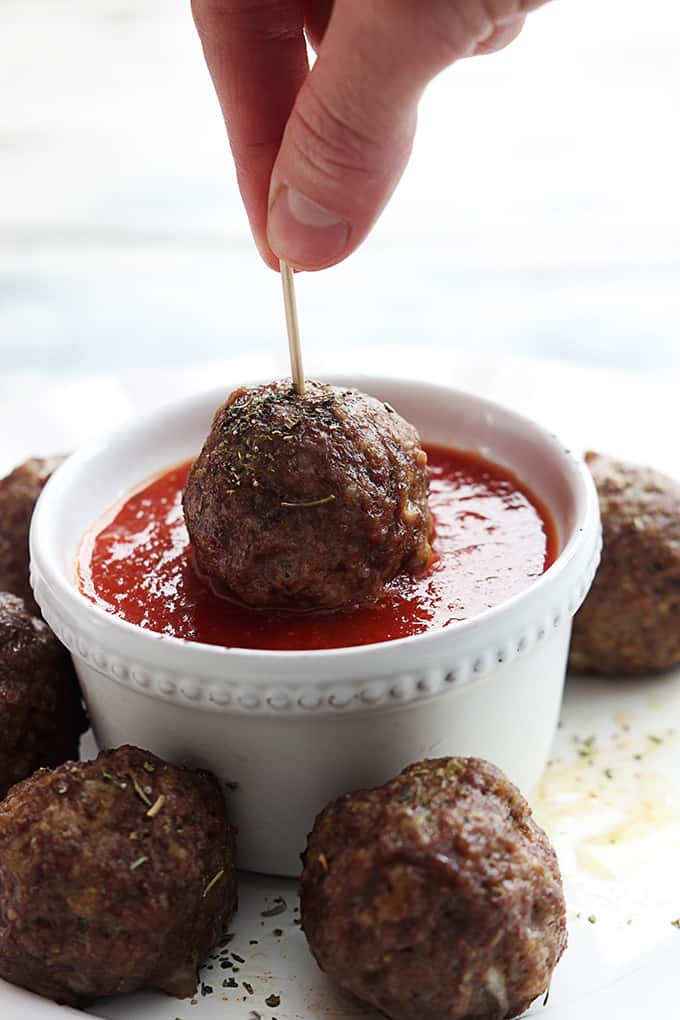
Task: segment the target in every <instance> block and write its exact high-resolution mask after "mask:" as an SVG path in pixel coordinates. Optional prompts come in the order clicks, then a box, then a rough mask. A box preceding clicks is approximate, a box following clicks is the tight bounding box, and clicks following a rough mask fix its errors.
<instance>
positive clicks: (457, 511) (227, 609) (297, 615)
mask: <svg viewBox="0 0 680 1020" xmlns="http://www.w3.org/2000/svg"><path fill="white" fill-rule="evenodd" d="M425 449H426V450H427V454H428V458H429V468H430V474H431V488H430V506H431V509H432V513H433V516H434V520H435V529H436V530H435V537H434V541H433V549H434V553H435V555H434V559H433V562H432V564H431V566H430V567H429V568H428V570H427V571H425V573H423V574H420V575H419V576H416V577H413V576H411V575H409V574H402V575H400V576H398V577H396V578H394V580H392V581H390V582H389V583H388V584H387V585H386V587H385V589H384V590H383V591H382V592H381V593H380V594H379V595H376V596H372V597H371V598H369V599H365V600H363V601H361V602H359V603H357V604H356V605H352V606H349V607H347V608H343V609H336V610H333V611H323V612H315V611H304V612H291V611H290V610H272V609H251V608H248V607H246V606H242V605H239V604H237V603H235V602H232V601H230V600H228V599H225V598H223V597H220V596H218V595H216V594H215V593H214V592H213V591H212V589H211V588H210V587H209V586H208V585H207V584H205V582H203V581H202V580H201V579H200V578H199V577H198V575H197V573H196V571H195V570H194V567H193V565H192V557H191V544H190V541H189V535H188V532H187V529H186V526H185V524H184V517H183V514H182V489H183V487H184V484H185V482H186V479H187V475H188V473H189V468H190V466H191V463H190V462H187V463H186V464H181V465H179V466H178V467H174V468H171V469H170V470H168V471H166V472H165V473H164V474H162V475H160V476H159V477H157V478H154V479H153V480H152V481H150V482H147V483H146V484H145V485H144V486H143V487H141V488H140V489H139V490H137V491H136V492H134V493H133V494H132V495H131V496H129V497H128V498H127V499H126V500H125V501H124V502H123V504H122V505H120V506H118V507H116V508H115V509H114V510H113V511H112V512H111V514H110V516H109V518H108V520H107V522H106V523H104V524H103V525H102V524H101V523H100V524H99V525H98V526H97V529H98V530H96V529H95V531H93V532H92V533H90V534H89V535H87V536H86V538H85V539H84V541H83V545H82V549H81V555H80V561H79V571H78V572H79V584H80V589H81V591H82V592H83V594H84V595H86V596H87V597H88V598H89V599H91V601H92V602H94V603H96V604H97V605H99V606H101V607H102V608H103V609H105V610H107V611H108V612H110V613H114V614H115V615H116V616H120V617H122V618H123V619H124V620H128V621H129V622H130V623H134V624H137V626H139V627H144V628H146V629H147V630H151V631H157V632H158V633H161V634H170V635H172V636H173V637H178V638H185V639H186V640H188V641H201V642H205V643H207V644H212V645H223V646H225V647H232V648H233V647H236V648H260V649H275V650H293V649H297V650H301V649H319V648H346V647H350V646H352V645H366V644H371V643H373V642H381V641H390V640H393V639H394V638H402V637H408V636H409V635H412V634H421V633H422V632H423V631H427V630H435V629H438V628H441V627H448V626H450V625H451V624H452V623H456V622H457V621H459V620H465V619H467V618H468V617H470V616H474V615H475V614H477V613H480V612H482V610H484V609H489V608H490V607H491V606H495V605H497V604H498V603H499V602H503V601H505V600H506V599H508V598H509V597H510V596H512V595H515V594H517V592H520V591H522V590H523V589H524V588H526V587H528V585H530V584H531V583H532V581H534V580H535V579H536V578H537V577H539V576H540V575H541V574H542V573H543V572H544V571H545V570H546V569H547V567H549V566H550V564H551V563H552V562H553V560H554V558H555V555H556V551H557V541H556V535H555V529H554V526H553V524H552V522H551V520H550V517H549V515H548V514H547V512H546V510H545V508H544V507H542V506H541V505H540V503H539V502H538V501H537V500H536V499H535V498H534V497H533V496H532V495H531V494H530V493H529V492H528V490H527V489H526V488H525V487H524V486H523V485H521V484H520V483H519V482H518V481H517V479H516V478H514V477H513V476H512V475H511V474H510V473H508V472H506V471H504V470H502V469H501V468H499V467H497V466H496V465H494V464H491V463H488V462H487V461H485V460H482V459H481V458H479V457H476V456H473V455H471V454H469V453H460V452H458V451H456V450H451V449H448V448H445V447H441V446H427V445H426V446H425Z"/></svg>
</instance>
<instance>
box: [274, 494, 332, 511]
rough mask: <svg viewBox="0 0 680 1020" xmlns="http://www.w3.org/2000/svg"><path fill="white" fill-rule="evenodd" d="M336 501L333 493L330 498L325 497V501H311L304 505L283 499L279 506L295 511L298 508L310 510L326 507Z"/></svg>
mask: <svg viewBox="0 0 680 1020" xmlns="http://www.w3.org/2000/svg"><path fill="white" fill-rule="evenodd" d="M334 499H335V496H334V495H333V493H331V494H330V496H324V497H323V499H310V500H307V501H306V502H303V503H290V502H288V500H285V499H282V500H281V503H280V504H279V505H280V506H282V507H286V508H287V509H295V508H296V507H302V508H303V509H309V508H311V507H315V506H324V505H325V504H326V503H332V502H333V500H334Z"/></svg>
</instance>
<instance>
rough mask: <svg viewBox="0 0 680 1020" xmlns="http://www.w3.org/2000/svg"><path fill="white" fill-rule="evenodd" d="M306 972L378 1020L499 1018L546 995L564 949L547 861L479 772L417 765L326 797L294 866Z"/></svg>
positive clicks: (524, 822) (522, 812)
mask: <svg viewBox="0 0 680 1020" xmlns="http://www.w3.org/2000/svg"><path fill="white" fill-rule="evenodd" d="M301 899H302V926H303V929H304V932H305V935H306V936H307V940H308V942H309V946H310V949H311V951H312V953H313V954H314V956H315V957H316V960H317V962H318V964H319V966H320V967H321V968H322V969H323V970H324V971H326V973H327V974H329V975H330V976H331V977H333V978H335V979H336V981H338V983H339V984H341V985H342V986H343V987H344V988H346V989H348V990H349V991H351V992H353V993H354V994H355V995H356V996H357V997H358V998H360V999H363V1000H364V1001H365V1002H368V1003H370V1004H371V1005H373V1006H375V1007H377V1008H378V1009H380V1010H382V1011H383V1012H384V1013H386V1014H387V1016H388V1017H391V1020H424V1018H432V1020H434V1018H436V1020H503V1018H506V1017H514V1016H517V1015H519V1014H520V1013H522V1012H523V1011H524V1010H525V1009H526V1008H527V1007H528V1006H529V1004H530V1003H531V1002H532V1001H533V1000H534V999H535V998H536V997H537V996H539V995H541V994H543V993H544V992H545V991H546V989H547V988H548V987H549V984H550V979H551V976H552V972H553V970H554V968H555V966H556V964H557V963H558V961H559V959H560V957H561V956H562V953H563V952H564V949H565V947H566V943H567V932H566V920H565V904H564V895H563V892H562V883H561V878H560V872H559V867H558V864H557V858H556V856H555V853H554V851H553V849H552V847H551V845H550V843H549V841H548V838H547V836H546V835H545V833H544V832H543V831H542V830H541V829H540V828H539V827H538V825H536V823H535V822H534V821H533V820H532V818H531V810H530V808H529V806H528V804H527V802H526V801H525V800H524V798H523V797H522V795H521V794H520V793H519V791H518V790H517V789H516V788H515V787H514V786H513V785H512V784H511V783H510V782H509V781H508V780H507V779H506V778H505V777H504V776H503V774H502V773H501V772H500V771H499V770H498V769H497V768H495V767H494V766H493V765H490V764H489V763H488V762H485V761H481V760H478V759H475V758H440V759H434V760H430V761H423V762H419V763H417V764H415V765H411V766H410V767H409V768H406V769H404V771H403V772H402V773H401V774H400V775H399V776H397V778H396V779H393V780H392V781H391V782H389V783H386V784H385V785H384V786H381V787H379V788H377V789H374V790H362V791H359V792H357V793H350V794H347V795H346V796H344V797H340V798H339V799H338V800H336V801H335V802H334V803H332V804H330V805H329V806H328V807H327V808H326V809H325V810H324V811H322V813H321V814H320V815H319V817H318V818H317V820H316V823H315V825H314V829H313V831H312V833H311V835H310V837H309V842H308V846H307V851H306V854H305V857H304V872H303V876H302V888H301Z"/></svg>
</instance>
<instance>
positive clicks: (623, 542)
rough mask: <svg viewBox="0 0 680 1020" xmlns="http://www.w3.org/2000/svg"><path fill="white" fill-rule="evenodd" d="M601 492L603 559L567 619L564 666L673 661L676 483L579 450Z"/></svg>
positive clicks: (678, 626) (677, 655)
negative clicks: (570, 635) (571, 627)
mask: <svg viewBox="0 0 680 1020" xmlns="http://www.w3.org/2000/svg"><path fill="white" fill-rule="evenodd" d="M586 460H587V462H588V466H589V468H590V470H591V472H592V475H593V478H594V479H595V484H596V485H597V491H598V494H599V497H600V510H601V513H602V531H603V540H604V544H603V548H602V560H601V563H600V567H599V570H598V572H597V575H596V577H595V583H594V584H593V587H592V588H591V590H590V594H589V595H588V597H587V599H586V601H585V602H584V603H583V607H582V608H581V610H580V612H578V613H577V614H576V617H575V618H574V631H573V638H572V644H571V655H570V665H571V666H572V667H573V668H574V669H577V670H589V671H592V672H596V673H647V672H649V671H653V670H660V669H668V668H670V667H671V666H674V665H676V664H677V663H680V483H678V482H676V481H674V480H673V479H672V478H668V477H667V476H666V475H662V474H660V473H659V472H658V471H654V470H652V469H651V468H647V467H638V466H637V465H634V464H626V463H622V462H621V461H615V460H611V459H610V458H609V457H604V456H602V455H600V454H597V453H588V454H587V455H586Z"/></svg>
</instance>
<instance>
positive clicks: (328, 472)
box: [184, 382, 432, 609]
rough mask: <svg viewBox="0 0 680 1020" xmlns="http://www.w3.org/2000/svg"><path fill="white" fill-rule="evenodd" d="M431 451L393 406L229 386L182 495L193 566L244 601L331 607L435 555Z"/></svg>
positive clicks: (343, 393) (325, 391)
mask: <svg viewBox="0 0 680 1020" xmlns="http://www.w3.org/2000/svg"><path fill="white" fill-rule="evenodd" d="M428 487H429V476H428V471H427V456H426V454H425V453H424V452H423V450H422V449H421V447H420V443H419V439H418V434H417V432H416V430H415V429H414V428H413V426H411V425H409V424H408V423H407V422H405V421H404V419H403V418H401V417H400V416H399V415H398V414H397V413H396V412H395V411H394V410H393V408H391V407H390V406H389V405H388V404H384V403H381V402H380V401H379V400H375V399H374V398H373V397H368V396H366V394H364V393H359V392H358V391H357V390H350V389H338V388H337V387H334V386H327V385H324V384H322V383H314V382H310V383H308V385H307V389H306V392H305V393H304V395H302V396H300V395H298V394H297V393H296V392H295V391H294V389H293V387H292V386H291V384H290V383H289V382H278V383H272V384H271V385H267V386H258V387H256V388H254V389H250V390H245V389H241V390H236V391H235V392H234V393H232V394H231V396H230V397H229V399H228V400H227V402H226V404H225V405H224V406H223V407H221V408H220V409H219V410H218V412H217V414H216V415H215V418H214V421H213V424H212V429H211V431H210V435H209V436H208V438H207V440H206V443H205V445H204V447H203V449H202V451H201V453H200V455H199V457H198V459H197V460H196V462H195V464H194V465H193V467H192V470H191V473H190V475H189V479H188V482H187V485H186V488H185V490H184V513H185V517H186V522H187V527H188V529H189V533H190V535H191V540H192V543H193V548H194V554H195V558H196V561H197V565H198V568H199V571H200V572H201V573H203V574H204V575H205V576H207V578H208V579H209V580H210V581H211V582H213V584H214V586H215V587H216V588H217V590H218V591H219V590H223V591H224V592H225V593H226V594H230V595H232V596H234V597H235V598H236V599H238V600H240V601H241V602H244V603H246V604H248V605H251V606H280V607H283V608H295V607H297V608H329V609H331V608H335V607H337V606H341V605H343V604H345V603H349V602H353V601H355V600H357V599H359V598H361V597H362V596H365V595H369V594H371V593H374V592H377V591H378V590H379V589H380V588H381V587H382V585H383V584H384V582H386V581H388V580H390V579H391V578H392V577H394V576H396V574H398V573H399V572H400V571H401V570H407V571H412V572H415V571H418V570H420V569H422V568H424V567H425V566H426V565H427V564H428V562H429V560H430V556H431V550H430V541H429V540H430V534H431V530H432V522H431V517H430V511H429V507H428V501H427V498H428Z"/></svg>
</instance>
